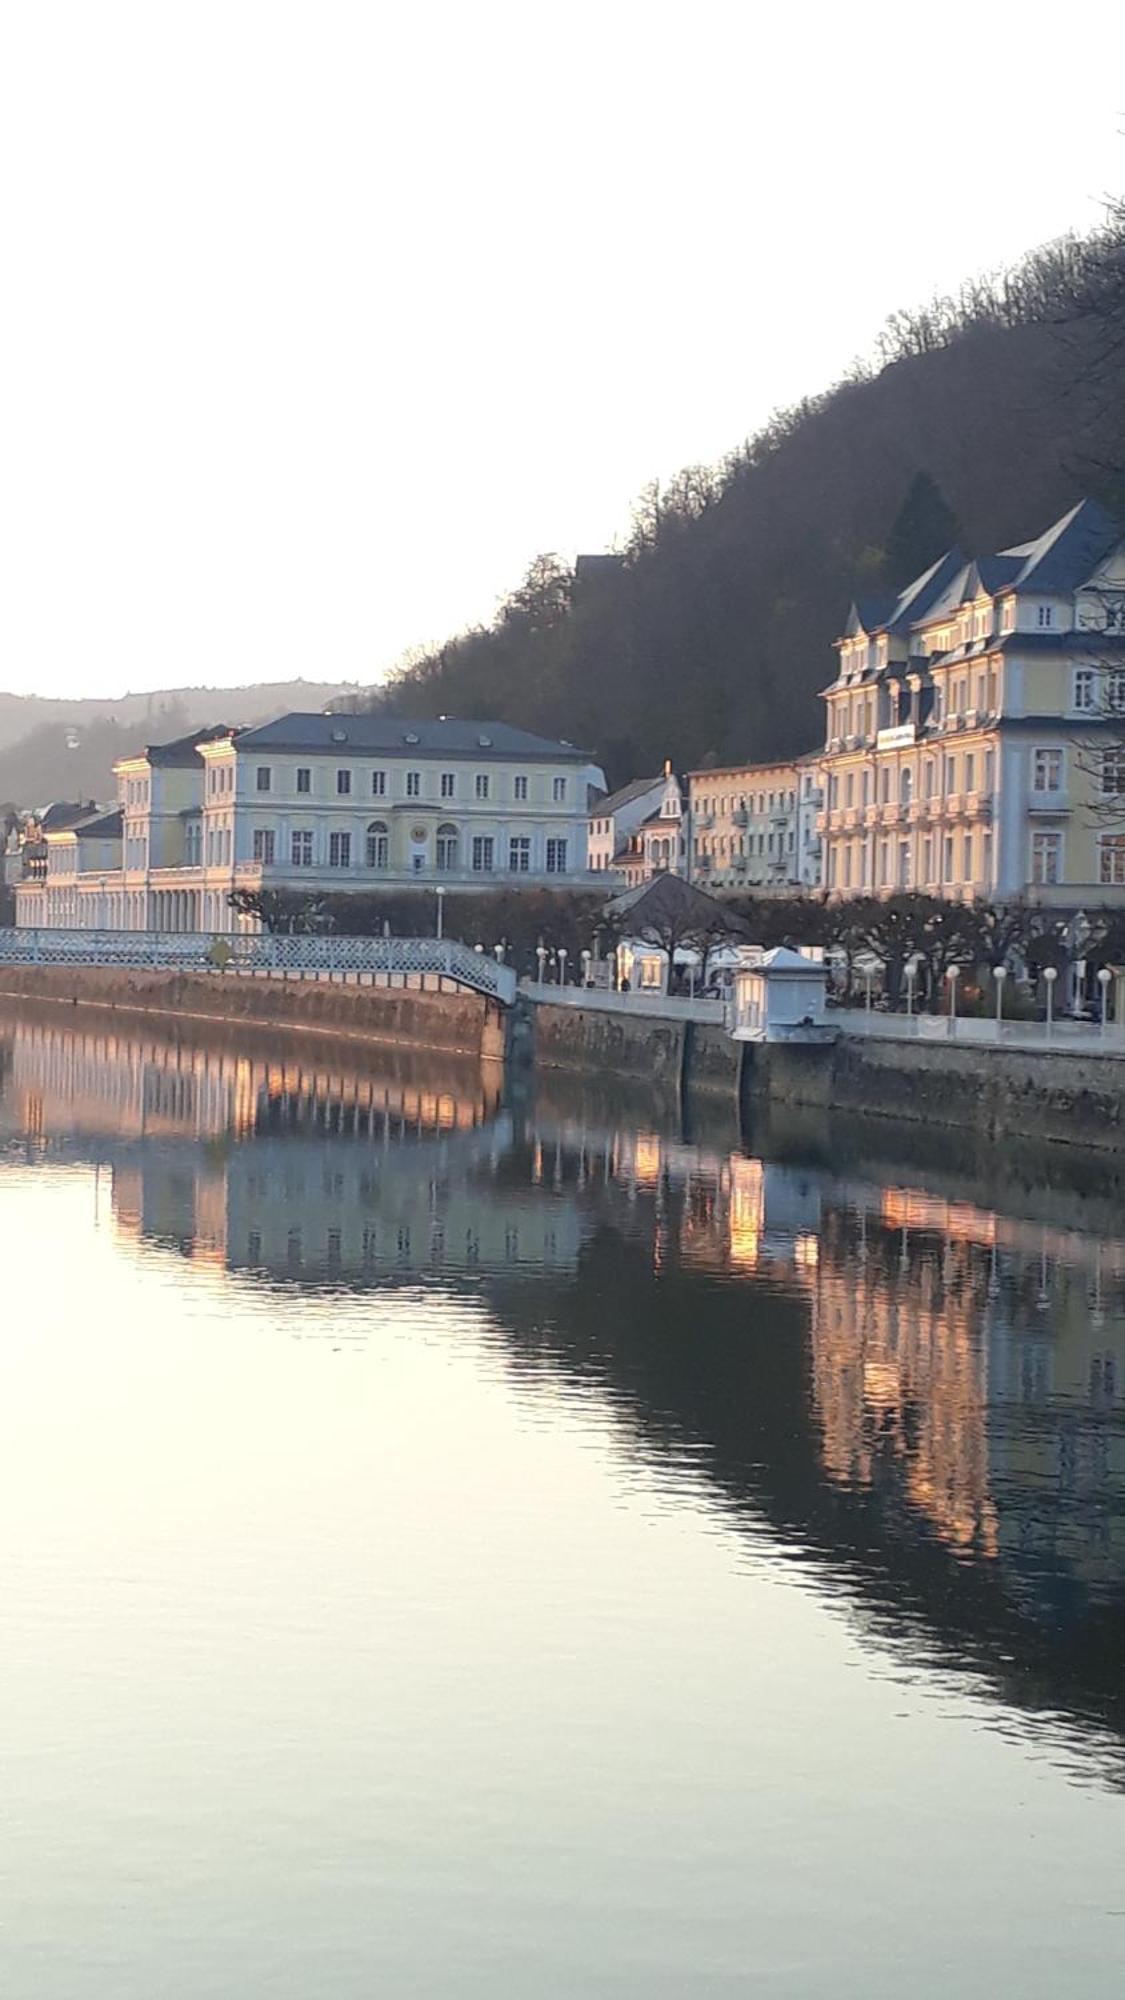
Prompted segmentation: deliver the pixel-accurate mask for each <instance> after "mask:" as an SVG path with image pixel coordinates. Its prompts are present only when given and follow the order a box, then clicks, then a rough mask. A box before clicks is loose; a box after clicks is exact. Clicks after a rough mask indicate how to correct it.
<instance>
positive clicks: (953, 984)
mask: <svg viewBox="0 0 1125 2000" xmlns="http://www.w3.org/2000/svg"><path fill="white" fill-rule="evenodd" d="M945 976H946V978H947V979H948V981H949V1032H950V1034H951V1035H955V1034H956V1033H957V981H958V980H959V979H960V977H961V967H960V966H959V965H951V966H950V968H949V970H948V972H947V973H946V975H945Z"/></svg>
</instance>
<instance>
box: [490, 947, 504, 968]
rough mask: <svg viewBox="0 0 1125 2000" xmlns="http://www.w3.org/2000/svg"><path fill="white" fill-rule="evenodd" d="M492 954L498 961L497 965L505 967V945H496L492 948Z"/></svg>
mask: <svg viewBox="0 0 1125 2000" xmlns="http://www.w3.org/2000/svg"><path fill="white" fill-rule="evenodd" d="M492 954H493V957H494V958H495V960H496V963H497V965H503V963H504V947H503V945H502V944H494V945H493V947H492Z"/></svg>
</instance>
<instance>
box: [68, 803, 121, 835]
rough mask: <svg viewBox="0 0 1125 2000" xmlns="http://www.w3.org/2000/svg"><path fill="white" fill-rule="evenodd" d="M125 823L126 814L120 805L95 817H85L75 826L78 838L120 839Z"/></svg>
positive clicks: (75, 833)
mask: <svg viewBox="0 0 1125 2000" xmlns="http://www.w3.org/2000/svg"><path fill="white" fill-rule="evenodd" d="M124 825H125V815H124V813H123V812H122V810H121V807H120V806H114V807H113V808H111V810H110V811H109V812H104V813H98V814H97V816H96V818H94V819H84V820H83V821H82V823H81V825H79V826H76V827H75V828H74V836H75V839H76V840H87V839H89V840H120V839H121V836H122V832H123V830H124Z"/></svg>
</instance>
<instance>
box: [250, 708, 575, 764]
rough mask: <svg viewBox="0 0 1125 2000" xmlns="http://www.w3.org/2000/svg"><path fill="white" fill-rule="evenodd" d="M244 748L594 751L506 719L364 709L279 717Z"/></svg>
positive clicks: (571, 756) (562, 754)
mask: <svg viewBox="0 0 1125 2000" xmlns="http://www.w3.org/2000/svg"><path fill="white" fill-rule="evenodd" d="M238 748H239V750H240V751H243V750H309V751H317V750H321V751H325V752H327V753H330V754H331V753H342V752H346V751H349V750H350V751H352V752H355V751H359V752H361V753H365V754H366V753H367V752H370V751H374V752H377V754H378V755H379V756H380V757H425V756H450V757H457V756H460V757H480V756H481V755H484V756H487V757H489V758H491V759H493V760H496V759H508V758H511V759H520V760H523V759H536V760H537V761H539V762H544V763H554V764H588V763H589V762H590V756H589V753H588V752H587V751H585V750H577V749H576V748H575V746H574V744H573V743H553V742H551V740H550V739H549V738H548V737H545V736H533V735H531V734H530V732H529V731H528V730H526V729H513V728H512V727H511V725H510V724H509V723H507V722H467V721H459V720H457V719H456V718H455V717H452V716H438V718H437V719H436V720H433V719H423V720H419V721H417V722H414V721H411V720H410V718H409V717H405V716H400V715H399V716H396V715H384V714H382V713H379V712H375V711H369V710H364V711H362V712H359V713H354V712H344V711H338V712H337V713H335V714H332V715H302V714H293V715H280V716H278V718H277V720H276V721H275V722H265V723H263V724H262V725H261V727H260V728H258V729H244V730H243V731H242V732H241V734H240V736H239V738H238Z"/></svg>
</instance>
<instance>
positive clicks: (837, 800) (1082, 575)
mask: <svg viewBox="0 0 1125 2000" xmlns="http://www.w3.org/2000/svg"><path fill="white" fill-rule="evenodd" d="M838 651H839V661H840V664H839V671H838V673H837V676H836V679H835V680H834V681H833V683H832V685H831V687H829V688H827V689H825V694H824V698H825V702H826V710H827V729H826V743H825V752H824V758H823V760H822V767H821V769H822V779H823V784H824V806H823V810H822V813H821V816H820V821H819V830H820V832H821V833H822V835H823V846H824V875H823V881H824V886H825V888H826V889H827V890H828V892H829V894H832V895H857V894H865V893H873V894H876V895H888V894H890V893H891V892H892V891H894V890H896V889H922V890H927V891H929V892H930V893H931V894H934V895H941V896H950V897H957V898H969V897H974V896H979V897H984V898H986V899H989V900H994V901H999V902H1005V901H1010V900H1012V899H1014V898H1016V897H1019V896H1027V897H1029V898H1030V899H1031V900H1032V901H1035V902H1042V903H1051V904H1056V905H1059V906H1063V907H1067V906H1070V907H1073V906H1076V905H1079V904H1081V903H1087V902H1093V903H1107V902H1114V903H1120V902H1122V901H1125V529H1123V528H1122V526H1121V524H1120V523H1118V522H1115V521H1113V520H1112V519H1111V518H1110V517H1109V515H1107V514H1106V513H1105V512H1104V511H1103V510H1102V509H1101V508H1100V507H1098V506H1097V505H1096V504H1095V503H1094V502H1093V501H1089V500H1086V501H1082V502H1081V503H1080V504H1079V505H1078V506H1077V507H1075V508H1073V509H1072V510H1071V511H1070V513H1068V514H1065V515H1064V516H1063V517H1062V519H1061V520H1059V521H1056V522H1055V523H1054V525H1053V526H1052V527H1050V528H1048V529H1047V531H1046V533H1045V534H1043V535H1041V536H1040V537H1039V538H1038V540H1036V541H1033V542H1027V543H1023V544H1021V545H1020V546H1019V547H1016V548H1010V549H1004V550H1001V552H1000V553H999V554H998V555H990V556H980V557H978V558H976V559H975V560H973V561H969V560H967V559H966V558H965V556H964V555H963V554H962V553H961V551H960V550H958V549H951V550H950V551H949V552H948V554H946V555H944V556H943V557H942V558H941V560H940V561H939V562H937V563H935V564H934V565H933V567H932V568H931V569H929V570H927V571H926V572H925V574H924V575H922V576H920V577H918V578H916V579H915V581H914V582H913V583H912V584H910V585H909V586H908V587H907V588H906V589H905V590H904V591H902V592H901V594H900V595H899V597H898V598H897V599H896V600H894V602H891V603H888V602H874V601H863V602H857V603H855V604H854V605H853V606H852V609H851V612H850V614H849V617H848V621H847V626H846V628H845V631H844V635H843V637H842V638H841V639H840V640H839V642H838ZM1118 800H1119V801H1120V805H1121V813H1120V817H1118V816H1117V815H1116V812H1115V802H1116V801H1118Z"/></svg>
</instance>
